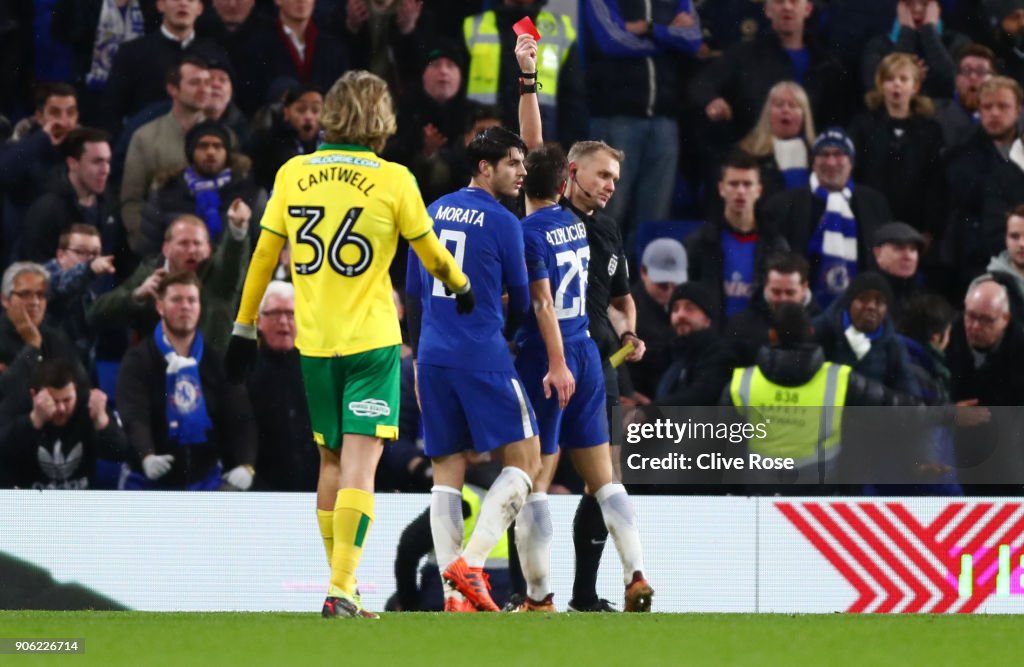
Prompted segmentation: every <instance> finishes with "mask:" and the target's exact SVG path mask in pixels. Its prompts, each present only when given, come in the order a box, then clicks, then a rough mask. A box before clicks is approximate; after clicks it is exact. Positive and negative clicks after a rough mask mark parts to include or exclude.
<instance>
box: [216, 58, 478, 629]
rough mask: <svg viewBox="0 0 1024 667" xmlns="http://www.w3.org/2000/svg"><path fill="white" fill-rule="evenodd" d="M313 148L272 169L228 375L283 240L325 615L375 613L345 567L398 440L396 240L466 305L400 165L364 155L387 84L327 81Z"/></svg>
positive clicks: (353, 561)
mask: <svg viewBox="0 0 1024 667" xmlns="http://www.w3.org/2000/svg"><path fill="white" fill-rule="evenodd" d="M321 124H322V126H323V128H324V133H325V139H326V143H325V144H323V145H322V146H320V148H319V149H318V150H317V151H316V152H314V153H312V154H309V155H299V156H296V157H294V158H292V159H291V160H289V161H288V162H286V163H285V164H284V165H283V166H282V167H281V169H280V170H279V171H278V172H277V177H276V178H275V180H274V190H273V196H272V197H271V199H270V201H269V202H268V204H267V207H266V211H265V213H264V214H263V220H262V221H261V223H260V226H261V227H262V231H263V233H261V234H260V238H259V242H258V243H257V245H256V250H255V251H254V252H253V257H252V262H251V263H250V265H249V273H248V275H247V276H246V280H245V286H244V288H243V291H242V302H241V306H240V307H239V311H238V317H237V318H236V320H235V327H234V331H233V335H232V339H231V343H230V345H229V346H228V351H227V358H226V366H227V369H228V373H229V374H230V375H231V376H232V377H234V378H239V377H241V376H243V375H244V373H245V371H246V369H247V368H248V367H250V366H251V364H252V362H253V360H254V358H255V354H256V327H255V322H256V316H257V312H258V307H259V303H260V299H261V298H262V296H263V292H264V290H265V289H266V287H267V283H268V282H269V281H270V278H271V276H272V274H273V272H274V269H275V267H276V266H277V261H278V255H279V254H280V252H281V248H282V247H283V245H284V243H285V241H286V240H287V241H289V242H290V244H291V248H292V252H291V274H292V282H293V283H294V284H295V316H296V324H297V329H298V331H297V335H296V341H295V344H296V347H297V348H298V349H299V352H300V353H301V361H302V374H303V381H304V384H305V388H306V394H307V397H308V399H309V413H310V415H309V416H310V422H311V424H312V426H313V435H314V438H315V440H316V442H317V444H318V445H320V447H319V449H320V480H319V483H318V485H317V519H318V522H319V525H320V531H321V534H322V535H323V539H324V545H325V547H326V549H327V553H328V554H329V560H330V565H331V583H330V587H329V589H328V594H327V599H326V601H325V602H324V607H323V615H324V616H325V617H344V616H357V617H364V618H375V617H376V615H375V614H372V613H371V612H368V611H365V610H364V609H363V608H362V606H361V604H360V602H359V597H358V594H357V593H356V576H355V574H356V568H357V566H358V564H359V559H360V557H361V555H362V551H363V545H364V543H365V539H366V535H367V532H368V531H369V528H370V524H371V523H372V522H373V506H374V502H373V479H374V473H375V471H376V469H377V463H378V461H379V460H380V456H381V453H382V451H383V445H382V440H393V439H394V438H396V437H397V436H398V406H399V376H400V372H399V347H400V345H401V342H402V337H401V333H400V331H399V326H398V316H397V313H396V310H395V304H394V302H393V301H392V298H391V280H390V278H389V276H388V268H389V267H390V265H391V260H392V258H393V257H394V254H395V248H396V246H397V243H398V235H399V234H401V235H402V236H403V237H405V238H406V239H407V240H408V241H409V243H410V245H411V246H412V248H413V250H414V251H415V252H416V254H417V256H418V257H419V258H420V259H421V261H422V262H423V265H424V266H425V267H428V270H429V271H430V272H431V274H432V275H434V276H435V277H436V278H437V279H438V280H440V281H441V282H443V283H444V285H445V286H446V287H447V288H448V289H449V290H451V291H452V292H454V293H455V295H456V302H457V304H458V308H459V312H470V311H471V310H472V309H473V305H474V297H473V292H472V291H471V289H470V285H469V279H468V278H467V277H466V275H465V274H463V272H462V270H461V269H460V267H459V266H458V265H457V264H456V262H455V260H454V259H453V258H452V256H451V254H450V253H449V252H448V251H447V250H445V249H444V248H443V247H442V246H441V244H440V243H439V242H438V240H437V236H436V235H435V234H434V231H433V221H432V220H431V218H430V217H429V216H428V215H427V211H426V209H425V207H424V205H423V200H422V198H421V197H420V193H419V189H418V188H417V186H416V181H415V179H414V178H413V176H412V174H411V173H410V172H409V170H408V169H406V168H405V167H403V166H401V165H398V164H394V163H391V162H388V161H386V160H382V159H381V158H380V157H378V156H377V155H376V152H377V151H380V150H381V149H383V147H384V143H385V141H387V139H388V137H390V136H391V135H392V134H394V133H395V128H396V123H395V114H394V108H393V103H392V99H391V94H390V93H389V92H388V88H387V84H386V83H385V82H384V81H383V80H382V79H381V78H380V77H377V76H375V75H373V74H370V73H369V72H365V71H350V72H347V73H346V74H345V75H344V76H342V77H341V78H340V79H338V81H337V82H335V84H334V85H333V86H332V87H331V89H330V91H329V92H328V93H327V97H326V98H325V100H324V113H323V117H322V118H321Z"/></svg>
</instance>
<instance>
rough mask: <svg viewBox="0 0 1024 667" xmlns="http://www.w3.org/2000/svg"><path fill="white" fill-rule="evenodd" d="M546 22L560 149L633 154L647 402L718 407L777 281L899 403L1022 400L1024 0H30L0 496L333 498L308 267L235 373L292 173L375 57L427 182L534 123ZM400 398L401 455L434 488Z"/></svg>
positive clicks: (461, 173)
mask: <svg viewBox="0 0 1024 667" xmlns="http://www.w3.org/2000/svg"><path fill="white" fill-rule="evenodd" d="M524 16H530V17H531V18H532V19H533V21H534V23H535V25H536V27H537V29H538V31H539V33H540V35H541V40H540V42H539V54H538V74H537V76H538V81H539V85H538V95H539V97H538V100H539V103H540V108H541V115H542V117H543V128H544V134H545V139H546V140H549V141H555V142H559V143H561V144H562V145H563V147H564V148H566V149H568V147H569V146H570V145H571V144H572V142H574V141H576V140H579V139H584V138H591V139H603V140H605V141H607V142H608V143H609V144H611V145H612V146H614V147H615V148H617V149H620V150H622V151H624V153H625V161H624V162H623V163H622V170H621V179H620V181H619V182H618V184H617V191H616V193H615V196H614V197H613V198H612V200H611V202H610V204H609V206H608V209H607V211H608V212H609V213H610V214H611V215H612V216H613V217H614V218H615V219H616V221H617V222H618V223H619V225H620V227H621V231H622V235H623V238H624V239H626V242H627V253H628V254H629V255H630V256H632V257H633V263H634V267H632V268H633V269H634V270H633V271H632V272H631V273H632V278H633V280H634V281H635V282H634V285H633V289H632V293H633V295H634V299H635V301H636V303H637V310H638V321H637V333H638V334H639V335H640V337H641V338H642V339H643V340H645V341H646V342H647V357H646V359H645V360H643V361H641V362H640V363H637V364H626V365H625V366H624V367H623V368H622V369H621V371H620V376H621V377H620V386H621V390H622V393H623V400H624V402H625V403H626V404H636V405H646V404H650V403H654V404H658V405H680V404H685V405H714V404H716V403H717V402H718V399H719V397H720V395H721V393H722V389H723V387H724V386H725V385H727V383H728V382H729V379H730V377H731V373H732V369H733V368H735V367H738V366H746V365H751V364H753V363H754V360H755V358H756V356H757V353H758V349H759V348H760V347H761V346H762V345H765V344H767V343H768V342H769V329H770V326H771V321H772V315H773V312H774V311H775V309H777V308H778V306H779V305H780V304H783V303H797V304H800V305H801V306H802V307H803V308H804V310H805V312H806V314H807V316H808V317H810V318H811V319H813V321H814V327H815V336H816V338H817V341H818V343H819V344H820V345H821V346H822V348H823V350H824V354H825V357H826V358H827V359H828V360H829V361H834V362H841V363H846V364H849V365H851V366H853V367H854V368H855V369H856V370H857V371H858V372H860V373H862V374H863V375H865V376H867V377H869V378H872V379H874V380H877V381H878V382H880V383H882V384H884V385H886V386H887V387H888V388H889V389H891V390H893V391H897V392H904V393H906V394H909V395H913V396H916V397H918V398H919V399H920V400H922V401H925V402H929V403H935V404H942V403H948V402H952V401H968V402H970V401H975V400H977V401H978V402H980V404H982V405H1021V404H1024V369H1017V368H1016V366H1017V365H1019V364H1020V363H1021V361H1020V360H1021V359H1024V356H1022V355H1021V354H1018V352H1017V351H1016V348H1017V347H1019V346H1021V345H1024V330H1022V329H1021V326H1022V323H1024V320H1022V319H1021V318H1024V206H1022V205H1024V134H1022V129H1024V122H1022V120H1024V116H1022V108H1024V92H1022V88H1021V84H1022V82H1024V0H814V1H812V0H706V1H704V2H693V1H692V0H646V1H640V0H587V1H585V2H579V3H576V2H575V0H547V1H545V0H478V1H468V2H467V1H459V2H455V1H453V0H274V1H273V2H271V1H270V0H48V1H42V0H38V1H35V2H32V1H30V0H18V1H12V2H5V3H2V6H0V270H2V272H3V280H2V290H0V291H2V294H0V296H2V305H3V310H2V312H0V487H10V486H19V487H36V488H86V487H104V486H106V487H115V486H118V487H121V488H166V489H171V488H196V489H199V488H202V489H241V490H245V489H250V488H252V489H271V490H274V489H276V490H310V489H311V488H312V484H313V481H312V480H315V479H316V474H317V473H316V466H317V456H316V452H315V449H314V447H313V445H312V444H311V434H310V428H309V423H308V416H307V415H306V407H305V397H304V395H303V393H302V392H301V390H300V389H297V387H299V388H300V380H299V377H300V376H299V375H298V372H297V365H298V356H297V352H296V350H295V348H294V333H295V332H294V328H295V322H294V292H293V291H292V290H290V286H289V285H288V284H287V281H288V275H287V271H286V270H281V271H279V272H278V274H277V275H276V277H277V278H281V279H283V282H282V281H278V282H275V283H274V284H273V286H272V288H271V289H270V290H268V293H267V295H266V298H265V299H264V302H263V307H262V308H261V311H260V323H259V329H260V332H261V336H262V339H263V341H264V345H263V346H262V348H261V357H260V365H259V367H258V368H257V370H256V373H255V374H254V375H253V376H252V377H251V378H249V381H248V382H247V383H245V384H244V385H234V384H231V383H229V382H227V380H226V378H225V376H224V371H223V367H222V361H221V355H222V351H223V349H224V346H225V344H226V342H227V339H228V336H229V334H230V325H231V319H232V317H233V315H234V312H235V309H236V307H237V301H238V298H239V289H240V286H241V284H242V281H243V280H244V277H245V271H246V267H247V265H248V260H249V255H250V252H251V250H252V248H253V247H254V245H255V241H256V238H257V236H258V234H259V220H260V217H261V215H262V211H263V208H264V206H265V204H266V202H267V199H268V196H269V194H270V193H271V190H272V188H273V184H274V175H275V173H276V171H277V169H278V168H279V167H280V166H281V165H282V164H283V163H284V162H285V161H287V160H288V159H290V158H291V157H293V156H295V155H300V154H307V153H310V152H312V151H314V150H316V148H317V146H318V145H319V144H320V142H321V141H322V132H321V130H320V124H319V119H320V114H321V109H322V104H323V96H324V94H325V93H326V91H327V89H328V88H329V87H330V85H331V84H332V83H333V82H334V81H335V79H336V78H337V77H338V76H339V75H340V74H341V73H343V72H344V71H346V70H348V69H351V68H363V69H369V70H371V71H373V72H375V73H377V74H379V75H380V76H382V77H383V78H385V80H387V81H388V83H389V85H390V86H391V88H392V93H393V98H394V100H395V104H396V109H397V112H398V132H397V134H396V135H395V137H394V138H393V139H392V140H391V141H390V142H389V143H388V144H387V146H386V148H385V149H384V151H383V153H382V156H383V157H385V158H387V159H391V160H395V161H398V162H401V163H403V164H405V165H406V166H408V167H409V169H410V170H411V171H412V172H413V174H414V175H415V176H416V178H417V180H418V182H419V184H420V188H421V191H422V193H423V195H424V199H425V200H426V202H427V203H429V202H430V201H432V200H434V199H435V198H437V197H440V196H442V195H444V194H446V193H448V192H451V191H453V190H455V189H457V188H459V187H462V186H464V185H465V184H466V183H467V182H468V175H469V173H470V165H468V164H467V158H466V155H465V147H466V145H467V144H468V142H469V141H470V139H471V138H472V137H473V136H475V134H476V133H477V132H479V131H481V130H483V129H485V128H487V127H491V126H494V125H505V126H507V127H510V128H511V129H517V105H518V86H519V82H518V78H517V64H516V60H515V57H514V55H513V46H514V43H515V35H514V33H513V29H512V26H513V24H515V23H516V22H517V21H519V20H520V19H521V18H522V17H524ZM509 205H510V206H512V207H515V203H514V202H512V203H509ZM681 220H683V221H688V223H687V224H685V225H683V226H682V227H680V226H678V225H675V224H673V222H678V221H681ZM698 223H699V224H698ZM679 229H686V230H687V231H688V233H686V234H682V233H680V232H678V230H679ZM652 238H653V239H655V240H654V241H652V242H649V243H648V241H649V240H650V239H652ZM404 258H405V253H404V252H403V251H402V249H401V248H400V249H399V252H398V254H397V255H396V262H395V265H394V267H393V270H392V278H393V280H394V283H395V284H396V285H402V284H404V277H403V276H404V270H405V267H404ZM282 266H283V267H287V258H286V257H282ZM396 298H397V299H399V300H400V299H401V295H400V294H396ZM961 313H962V314H961ZM406 365H407V366H409V368H407V369H405V370H406V371H407V372H406V373H405V376H407V377H411V364H410V362H407V364H406ZM407 393H409V394H410V395H409V396H406V397H405V398H407V399H408V400H403V405H402V410H403V424H402V428H403V440H402V441H401V442H400V443H399V444H398V445H396V446H395V447H394V448H393V449H391V450H389V453H388V456H387V457H386V458H385V461H384V463H383V464H382V466H381V473H380V475H381V480H382V486H383V487H384V488H391V489H397V490H421V489H425V488H429V483H430V482H429V480H430V468H429V461H428V460H426V459H424V458H423V456H422V450H421V449H420V448H419V447H418V445H417V442H416V433H417V429H418V419H419V415H418V412H417V410H416V403H415V398H414V397H413V396H412V395H411V392H407ZM169 399H170V400H169ZM405 413H408V417H406V414H405ZM1018 454H1019V459H1020V462H1019V464H1020V466H1021V467H1022V468H1024V448H1022V449H1020V450H1019V452H1018ZM560 481H561V482H563V483H564V486H565V487H567V488H569V489H572V490H577V491H578V490H579V480H578V479H572V478H571V476H567V477H566V478H565V479H561V480H560Z"/></svg>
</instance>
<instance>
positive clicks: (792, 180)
mask: <svg viewBox="0 0 1024 667" xmlns="http://www.w3.org/2000/svg"><path fill="white" fill-rule="evenodd" d="M772 150H773V151H774V153H775V164H777V165H778V166H779V171H781V172H782V180H783V182H784V183H785V184H786V189H787V190H788V189H789V188H799V187H803V185H804V184H805V183H807V177H808V176H809V175H810V170H809V169H808V168H807V144H806V143H804V140H803V139H801V138H800V137H794V138H793V139H776V138H774V137H773V138H772Z"/></svg>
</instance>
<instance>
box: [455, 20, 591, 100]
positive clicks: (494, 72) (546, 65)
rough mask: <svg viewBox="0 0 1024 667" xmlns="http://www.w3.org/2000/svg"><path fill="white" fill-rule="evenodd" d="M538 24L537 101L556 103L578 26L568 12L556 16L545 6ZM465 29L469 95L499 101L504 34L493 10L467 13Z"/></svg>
mask: <svg viewBox="0 0 1024 667" xmlns="http://www.w3.org/2000/svg"><path fill="white" fill-rule="evenodd" d="M536 25H537V32H539V33H540V36H541V40H540V41H539V42H537V81H539V82H540V84H541V85H540V86H539V87H538V89H537V102H539V103H540V104H541V105H542V106H543V105H549V106H554V104H555V96H556V95H557V94H558V72H559V70H560V69H561V68H562V65H564V64H565V59H566V58H567V57H568V56H569V47H570V46H571V45H572V43H573V42H575V41H576V29H575V28H573V26H572V20H570V19H569V17H568V16H565V15H564V14H563V15H561V16H556V15H554V14H552V13H551V12H549V11H546V10H541V11H540V12H539V13H538V14H537V20H536ZM462 32H463V35H464V36H465V38H466V48H467V49H468V50H469V76H468V77H467V82H466V96H467V97H468V98H469V99H471V100H474V101H476V102H480V103H481V104H497V102H498V78H499V77H500V76H501V38H500V37H499V35H498V21H497V18H496V16H495V14H494V11H493V10H492V11H487V12H484V13H482V14H477V15H476V16H469V17H467V18H466V20H465V21H463V22H462ZM509 56H510V57H511V54H509Z"/></svg>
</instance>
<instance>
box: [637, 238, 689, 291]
mask: <svg viewBox="0 0 1024 667" xmlns="http://www.w3.org/2000/svg"><path fill="white" fill-rule="evenodd" d="M640 264H641V265H642V266H643V267H644V268H645V269H647V277H648V278H650V279H651V280H652V281H654V282H656V283H676V284H679V283H685V282H686V280H687V278H688V274H687V271H686V267H687V260H686V248H684V247H683V244H682V243H680V242H679V241H676V240H675V239H670V238H660V239H654V240H653V241H651V242H650V243H648V244H647V247H646V248H644V254H643V257H642V258H641V259H640Z"/></svg>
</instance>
